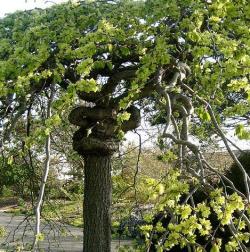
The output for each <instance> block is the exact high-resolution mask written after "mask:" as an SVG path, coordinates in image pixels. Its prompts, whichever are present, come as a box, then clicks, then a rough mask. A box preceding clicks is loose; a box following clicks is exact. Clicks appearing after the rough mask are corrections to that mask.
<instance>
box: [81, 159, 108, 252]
mask: <svg viewBox="0 0 250 252" xmlns="http://www.w3.org/2000/svg"><path fill="white" fill-rule="evenodd" d="M84 160H85V161H84V162H85V167H84V174H85V176H84V182H85V186H84V208H83V219H84V244H83V246H84V247H83V251H84V252H110V251H111V213H110V207H111V188H112V183H111V155H110V154H107V155H100V154H99V155H98V154H88V155H86V156H85V159H84Z"/></svg>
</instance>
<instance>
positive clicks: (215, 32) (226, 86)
mask: <svg viewBox="0 0 250 252" xmlns="http://www.w3.org/2000/svg"><path fill="white" fill-rule="evenodd" d="M249 17H250V6H249V4H248V1H247V0H235V1H233V0H198V1H197V0H195V1H194V0H182V1H178V0H175V1H170V0H169V1H168V0H154V1H152V0H145V1H133V0H113V1H112V0H111V1H101V0H96V1H76V2H68V3H65V4H60V5H54V6H53V7H52V8H48V9H34V10H30V11H24V12H16V13H14V14H10V15H7V16H6V17H5V18H3V19H1V20H0V101H1V103H0V116H1V117H0V119H1V125H2V129H1V130H2V144H1V145H2V148H3V149H4V148H7V147H10V148H12V147H13V146H14V144H17V145H19V146H20V145H21V146H23V147H24V148H23V150H24V151H27V149H30V148H31V147H32V146H33V145H35V144H36V143H37V142H39V141H40V142H43V141H44V139H45V138H46V137H47V136H49V135H50V133H51V132H52V131H53V129H55V128H58V127H61V125H62V124H65V121H64V120H65V116H67V115H68V114H69V121H70V123H72V124H74V125H76V126H79V129H78V130H77V132H76V133H75V134H74V136H73V148H74V150H76V151H77V152H78V153H79V154H81V155H82V156H83V157H84V158H85V169H86V170H88V169H87V167H88V166H91V164H92V166H93V170H95V169H96V171H98V169H99V168H100V167H101V166H102V165H101V163H102V162H103V161H104V159H102V157H105V158H107V157H108V158H107V159H106V161H105V164H106V165H107V167H106V168H107V169H106V168H105V167H104V168H105V169H104V170H107V171H108V173H110V169H111V167H110V164H109V161H110V160H109V158H110V156H111V155H112V154H113V153H114V152H115V151H116V150H117V146H118V143H119V142H120V140H122V138H123V136H124V133H126V132H127V131H129V130H133V129H136V128H137V127H138V126H139V124H140V120H141V114H142V113H141V112H142V111H143V114H147V112H151V116H150V121H151V123H153V124H161V125H163V126H164V127H165V129H164V131H163V134H162V137H163V140H162V143H163V145H164V139H165V138H168V139H170V140H171V141H172V142H173V144H174V145H178V146H179V147H178V148H177V149H178V155H179V160H180V162H179V166H178V167H179V168H180V169H181V170H183V169H184V168H185V167H184V162H183V160H184V159H185V156H186V155H187V152H188V151H189V150H190V151H191V152H193V153H194V155H195V156H196V158H197V162H198V168H197V170H196V171H191V170H189V169H188V168H187V171H189V172H191V173H192V175H193V176H196V177H197V178H199V180H200V181H201V183H203V184H204V183H206V181H205V177H206V174H205V171H204V169H205V167H209V166H208V165H207V164H206V163H204V160H203V157H202V155H201V153H200V152H199V148H198V147H197V146H195V145H194V144H193V143H191V142H190V141H189V136H190V135H191V134H192V135H195V136H197V137H198V138H200V139H206V140H208V139H209V137H210V136H211V134H213V133H215V132H217V134H218V135H219V136H220V137H221V138H222V140H223V141H224V144H225V146H226V148H227V150H228V151H229V152H230V154H231V155H232V157H233V159H234V161H235V162H236V163H237V164H238V166H239V169H240V170H241V171H242V173H243V174H244V185H245V187H246V193H245V194H246V195H245V196H246V200H248V201H249V200H250V194H249V183H250V179H249V177H248V175H247V173H246V172H245V171H244V168H243V167H242V165H241V164H240V162H239V161H238V160H237V158H236V156H235V155H234V153H233V152H232V150H231V149H230V146H229V144H228V142H227V140H226V137H225V135H224V133H223V131H222V130H221V128H220V124H221V123H222V122H223V121H224V120H225V119H226V118H228V117H241V118H244V119H249V101H250V88H249V73H250V56H249V51H250V30H249V20H250V19H249ZM49 92H55V94H54V97H53V101H51V102H52V115H51V116H49V117H47V118H45V119H44V117H42V116H41V111H43V109H42V108H43V106H44V105H42V102H41V101H44V100H46V99H48V98H49V97H50V95H49ZM76 104H77V105H79V104H80V105H79V106H78V107H75V105H76ZM152 114H153V115H152ZM25 116H27V117H29V118H30V117H32V120H33V125H32V129H34V130H33V131H29V133H28V134H26V136H23V137H21V139H19V138H18V137H17V138H14V137H13V136H15V130H17V127H18V125H19V124H18V123H20V121H22V118H24V117H25ZM41 118H43V119H41ZM38 125H39V127H37V126H38ZM19 126H20V125H19ZM171 127H172V128H173V130H172V128H171ZM170 128H171V129H170ZM16 132H17V131H16ZM236 134H237V135H238V136H239V137H240V138H245V139H248V138H249V137H250V133H249V131H248V130H247V129H245V127H244V125H243V124H238V125H236ZM8 142H11V144H10V145H9V144H8ZM25 148H26V149H25ZM21 155H22V154H21ZM93 156H94V157H95V159H93ZM97 157H98V158H99V159H98V158H97ZM93 163H95V165H93ZM94 166H95V167H94ZM102 172H104V171H103V170H102ZM85 176H86V178H89V179H90V181H92V182H91V183H94V182H95V179H96V181H99V182H97V184H98V183H99V184H98V185H100V184H101V181H106V182H107V184H109V186H110V183H111V182H110V179H109V177H108V175H107V177H105V176H104V177H101V178H100V180H98V179H97V178H96V174H94V173H92V174H85ZM105 178H106V179H105ZM86 183H87V182H86ZM91 183H90V184H88V183H87V186H86V187H85V190H86V191H88V190H90V192H91V190H92V187H91ZM89 186H90V187H89ZM100 188H101V187H100ZM100 188H99V190H100V191H102V190H103V191H106V192H107V193H106V194H107V195H106V196H107V198H106V200H107V202H108V203H107V204H106V205H109V204H110V200H109V199H108V198H109V196H108V195H109V193H110V189H109V190H106V189H107V188H108V186H107V187H106V189H103V188H101V189H100ZM100 191H99V192H100ZM92 193H93V195H96V198H98V197H99V196H100V194H98V193H97V192H92ZM95 193H96V194H95ZM106 196H104V198H105V197H106ZM241 196H244V194H243V195H241ZM86 197H87V198H85V201H86V202H87V203H86V205H85V208H86V209H88V208H91V207H94V204H95V202H92V203H91V202H90V201H91V199H90V198H91V197H90V198H89V197H88V196H86ZM214 197H215V198H216V197H217V194H216V195H214ZM218 197H219V196H218ZM223 197H224V196H223ZM235 197H236V196H235ZM89 200H90V201H89ZM234 200H235V199H234ZM237 200H238V198H237V199H236V201H237ZM100 201H101V199H100ZM239 204H240V203H239ZM238 206H239V205H237V206H236V208H237V207H238ZM106 210H107V211H108V209H106ZM239 210H242V208H241V207H240V208H239ZM86 211H87V210H86ZM187 211H189V210H187ZM229 212H230V211H229ZM88 213H89V212H88ZM230 213H231V212H230ZM85 217H86V216H85ZM92 217H93V216H92ZM93 218H94V217H93ZM91 223H92V224H91V225H93V223H94V222H91ZM108 223H109V219H108V218H107V222H106V224H105V225H108ZM86 225H87V226H88V224H86ZM97 226H98V225H97ZM86 232H88V230H87V231H86ZM106 232H109V231H108V230H107V231H106ZM97 233H98V231H97ZM102 239H104V238H103V237H102ZM108 239H109V238H108ZM242 239H243V238H242ZM243 240H244V239H243ZM240 242H241V241H240ZM90 243H91V242H90V240H89V241H86V244H90ZM86 244H85V246H87V245H86ZM107 247H109V245H107ZM88 251H92V250H88ZM93 251H94V250H93ZM96 251H99V250H96ZM103 251H104V250H103ZM105 251H106V250H105ZM107 251H108V249H107ZM228 251H232V250H228Z"/></svg>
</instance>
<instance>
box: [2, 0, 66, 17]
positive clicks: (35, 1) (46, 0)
mask: <svg viewBox="0 0 250 252" xmlns="http://www.w3.org/2000/svg"><path fill="white" fill-rule="evenodd" d="M62 2H67V0H0V17H4V15H5V14H6V13H12V12H15V11H17V10H30V9H33V8H46V7H49V6H52V5H53V4H55V3H62Z"/></svg>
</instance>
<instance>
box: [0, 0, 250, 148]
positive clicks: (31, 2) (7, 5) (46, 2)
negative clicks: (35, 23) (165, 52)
mask: <svg viewBox="0 0 250 252" xmlns="http://www.w3.org/2000/svg"><path fill="white" fill-rule="evenodd" d="M67 1H68V0H0V18H1V17H4V15H5V14H7V13H12V12H15V11H17V10H29V9H33V8H46V7H50V6H52V5H54V4H58V3H62V2H67ZM145 127H146V128H148V125H146V126H145V125H143V127H142V128H141V129H139V132H140V134H141V135H142V141H143V142H146V144H145V145H146V146H147V147H150V146H151V145H152V138H154V137H152V135H154V134H155V133H156V131H153V132H152V131H151V132H150V134H148V133H146V131H145V130H143V128H144V129H145ZM227 137H228V138H230V140H232V141H233V142H235V143H236V144H237V145H238V146H239V147H240V148H242V149H250V141H246V140H244V141H239V140H238V139H237V137H236V136H234V131H233V130H230V131H229V132H228V134H227ZM127 139H128V141H132V142H137V143H138V135H137V134H134V133H132V132H130V133H129V134H127ZM147 139H148V141H147Z"/></svg>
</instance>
